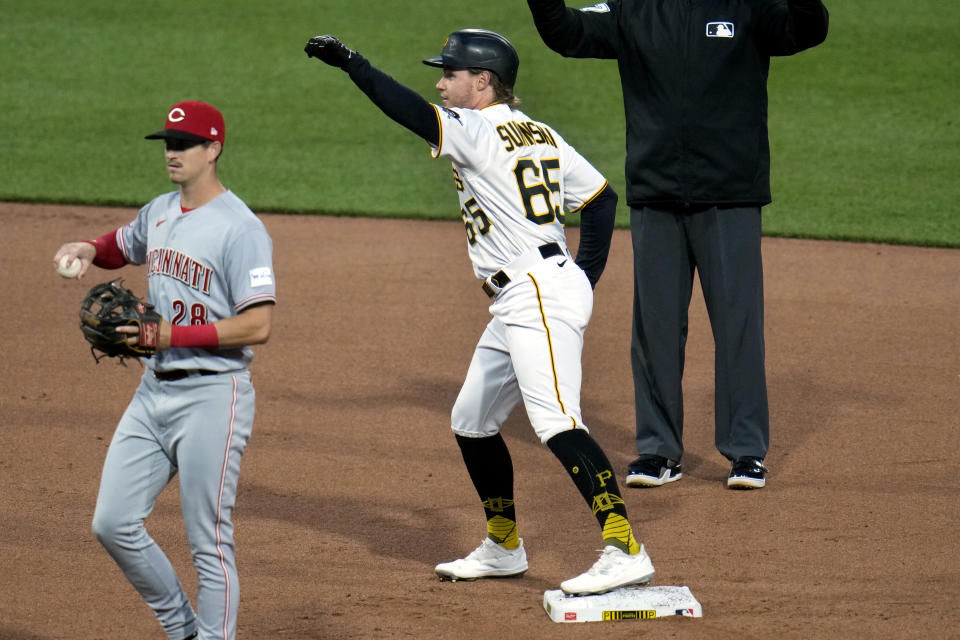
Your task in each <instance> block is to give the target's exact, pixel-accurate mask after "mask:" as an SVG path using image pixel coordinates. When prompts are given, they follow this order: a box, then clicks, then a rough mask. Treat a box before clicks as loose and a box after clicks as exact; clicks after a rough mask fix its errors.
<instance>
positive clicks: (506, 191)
mask: <svg viewBox="0 0 960 640" xmlns="http://www.w3.org/2000/svg"><path fill="white" fill-rule="evenodd" d="M433 106H434V108H435V109H436V110H437V115H438V117H439V120H440V144H439V145H438V146H437V147H434V148H433V155H434V157H445V158H449V159H450V161H451V163H452V164H453V174H454V180H455V182H456V186H457V193H458V195H459V197H460V215H461V216H462V217H463V222H464V225H465V226H466V230H467V240H468V244H469V246H468V249H469V253H470V259H471V261H472V262H473V268H474V272H475V273H476V275H477V277H478V278H480V279H481V280H482V279H485V278H487V277H488V276H489V275H490V274H492V273H494V272H496V271H497V270H499V269H500V268H501V267H503V266H504V265H506V264H508V263H510V262H511V261H513V260H514V259H515V258H517V257H518V256H520V255H522V254H524V253H527V252H529V250H530V249H534V248H536V247H538V246H540V245H542V244H546V243H549V242H557V243H559V244H560V246H561V247H565V246H566V243H565V235H564V230H563V224H564V221H565V215H564V214H565V213H566V212H572V211H576V210H578V209H580V208H581V207H582V206H583V205H584V204H586V203H588V202H589V201H590V200H591V199H592V198H593V197H595V196H596V195H597V194H599V193H600V192H601V191H602V190H603V188H604V187H605V186H606V184H607V181H606V180H605V179H604V177H603V176H602V175H601V174H600V172H599V171H597V170H596V169H595V168H594V167H593V166H592V165H591V164H590V163H589V162H587V161H586V160H585V159H584V158H583V156H581V155H580V154H579V153H577V151H576V149H574V148H573V147H572V146H570V145H569V144H567V142H566V141H565V140H564V139H563V138H561V137H560V136H559V135H558V134H557V132H556V131H554V130H553V129H551V128H550V127H549V126H547V125H545V124H543V123H540V122H535V121H534V120H531V119H530V118H529V117H528V116H527V115H526V114H524V113H523V112H522V111H518V110H513V109H510V107H508V106H507V105H505V104H493V105H490V106H488V107H485V108H483V109H476V110H475V109H459V108H453V109H448V108H446V107H441V106H438V105H433Z"/></svg>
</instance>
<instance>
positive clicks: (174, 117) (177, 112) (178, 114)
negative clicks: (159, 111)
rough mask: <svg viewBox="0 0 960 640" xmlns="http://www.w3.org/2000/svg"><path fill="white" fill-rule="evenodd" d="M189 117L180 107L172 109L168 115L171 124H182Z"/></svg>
mask: <svg viewBox="0 0 960 640" xmlns="http://www.w3.org/2000/svg"><path fill="white" fill-rule="evenodd" d="M186 117H187V114H186V113H184V112H183V109H181V108H180V107H175V108H173V109H170V113H168V114H167V120H169V121H170V122H180V121H181V120H183V119H184V118H186Z"/></svg>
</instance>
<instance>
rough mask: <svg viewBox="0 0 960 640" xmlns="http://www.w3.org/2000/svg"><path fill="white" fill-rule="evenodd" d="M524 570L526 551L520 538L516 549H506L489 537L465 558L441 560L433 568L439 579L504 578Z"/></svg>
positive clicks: (525, 566) (521, 572) (525, 567)
mask: <svg viewBox="0 0 960 640" xmlns="http://www.w3.org/2000/svg"><path fill="white" fill-rule="evenodd" d="M526 570H527V552H526V551H524V549H523V540H522V539H521V540H520V546H518V547H517V548H516V549H507V548H505V547H501V546H500V545H499V544H497V543H496V542H494V541H493V540H491V539H490V538H484V539H483V542H482V543H481V544H480V546H479V547H477V548H476V549H474V550H473V551H472V552H470V555H468V556H467V557H466V558H460V559H459V560H454V561H453V562H443V563H441V564H438V565H437V566H436V568H434V571H436V572H437V575H438V576H440V579H441V580H476V579H477V578H506V577H509V576H519V575H522V574H523V572H524V571H526Z"/></svg>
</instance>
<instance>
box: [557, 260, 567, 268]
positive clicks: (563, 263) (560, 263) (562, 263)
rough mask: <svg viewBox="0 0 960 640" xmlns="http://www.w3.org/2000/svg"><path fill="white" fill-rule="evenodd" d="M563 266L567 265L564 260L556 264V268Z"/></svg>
mask: <svg viewBox="0 0 960 640" xmlns="http://www.w3.org/2000/svg"><path fill="white" fill-rule="evenodd" d="M565 264H567V261H566V260H564V261H563V262H558V263H557V266H558V267H562V266H563V265H565Z"/></svg>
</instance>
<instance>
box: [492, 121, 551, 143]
mask: <svg viewBox="0 0 960 640" xmlns="http://www.w3.org/2000/svg"><path fill="white" fill-rule="evenodd" d="M497 134H498V135H499V136H500V139H501V140H503V141H504V142H505V143H506V144H505V145H504V149H505V150H506V151H513V150H514V149H517V148H519V147H532V146H534V145H538V144H548V145H550V146H551V147H556V146H557V141H556V140H554V138H553V134H551V133H550V130H549V129H547V128H546V127H541V126H539V125H538V124H537V123H535V122H532V121H530V120H528V121H526V122H516V121H515V120H511V121H510V122H507V123H505V124H501V125H497Z"/></svg>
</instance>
